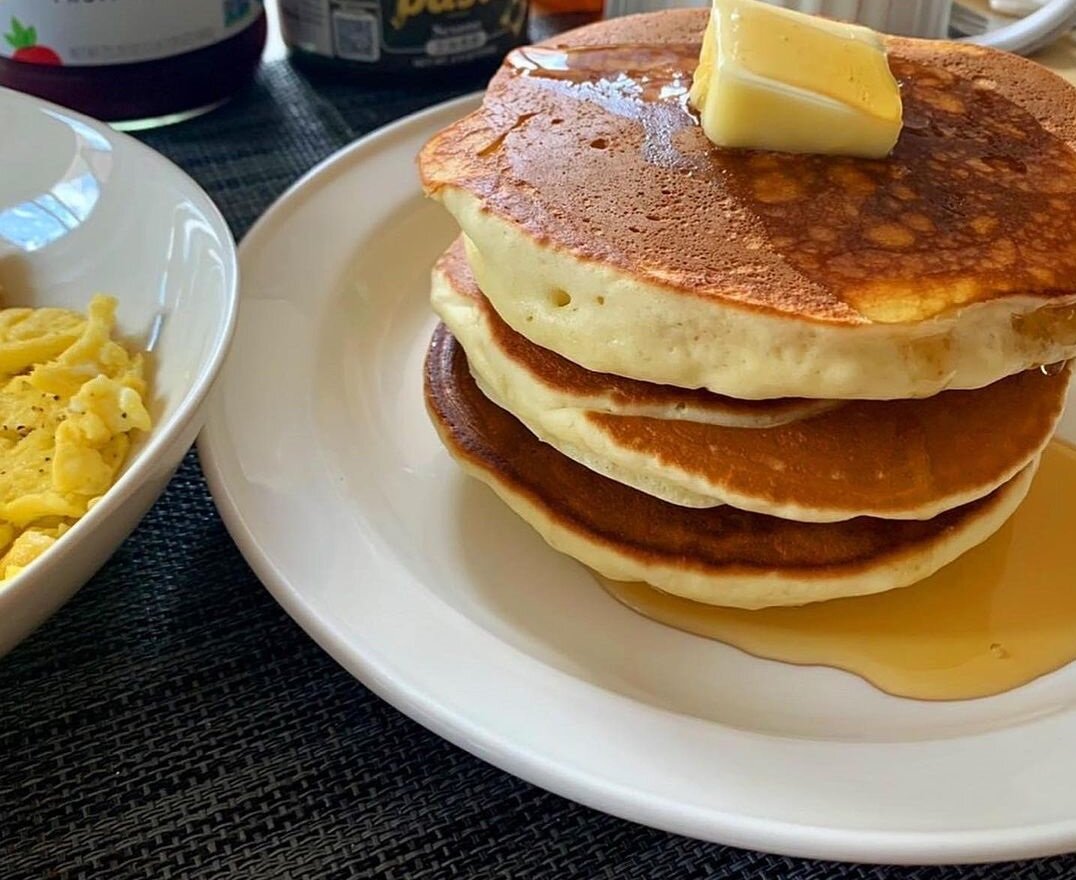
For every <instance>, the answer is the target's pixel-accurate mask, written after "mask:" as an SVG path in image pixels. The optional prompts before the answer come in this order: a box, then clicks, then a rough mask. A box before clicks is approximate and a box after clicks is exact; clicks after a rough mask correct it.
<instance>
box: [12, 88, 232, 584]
mask: <svg viewBox="0 0 1076 880" xmlns="http://www.w3.org/2000/svg"><path fill="white" fill-rule="evenodd" d="M10 102H16V103H23V104H28V105H32V106H33V107H35V108H36V109H37V110H38V111H39V112H45V113H48V114H50V115H53V116H59V117H61V118H68V119H73V120H75V121H77V122H79V123H81V124H83V125H86V126H89V127H90V128H92V129H93V130H94V131H96V132H98V133H99V134H100V135H101V136H102V137H104V138H105V139H107V140H108V141H109V143H111V144H119V145H122V147H123V149H125V150H131V151H133V152H135V153H136V154H138V155H140V156H142V157H143V158H144V159H146V160H147V161H148V162H149V163H150V164H151V165H152V166H156V167H157V168H159V169H160V171H161V172H162V173H164V174H171V175H174V176H175V178H176V179H177V181H178V182H179V183H180V184H181V185H183V186H185V187H187V188H188V189H189V195H190V198H191V201H192V202H193V203H194V204H195V206H196V207H197V208H198V209H199V210H200V211H201V212H202V213H203V214H204V216H205V218H206V221H207V222H208V223H209V224H210V227H211V228H212V229H213V231H214V232H215V233H216V234H217V237H218V238H219V239H220V241H221V243H222V245H223V248H222V253H221V257H222V268H223V270H224V279H223V280H224V284H223V296H224V314H223V315H222V316H220V318H221V319H220V320H218V321H217V322H216V327H217V332H216V334H215V338H214V339H213V342H212V347H211V349H210V351H209V354H208V356H207V357H205V358H204V359H203V360H202V361H201V362H200V364H199V366H198V368H197V371H196V374H195V375H194V376H193V378H192V379H191V380H190V382H189V383H188V385H187V388H186V390H185V391H184V392H183V395H182V397H181V399H180V400H179V402H178V404H177V405H176V407H175V410H174V411H173V412H172V413H171V415H169V416H168V417H167V418H165V419H164V420H163V421H162V422H160V423H159V424H155V425H154V426H153V427H152V428H150V430H149V432H148V433H147V435H146V439H145V442H144V443H142V444H141V445H140V446H139V447H138V448H137V449H136V450H133V451H132V453H131V454H130V456H129V458H128V460H127V461H126V462H125V467H124V470H123V471H122V473H121V474H120V477H119V479H117V480H116V482H115V483H113V484H112V485H111V486H110V487H109V488H108V491H106V492H105V493H104V495H102V496H101V498H100V500H99V501H98V502H97V503H96V504H94V505H93V507H91V508H90V509H89V510H88V511H87V512H86V513H85V514H84V515H83V516H82V517H81V518H80V519H79V520H78V521H76V522H75V524H74V525H72V526H71V528H70V529H68V531H67V532H65V533H64V534H63V535H62V536H61V537H60V538H59V539H57V541H56V544H55V545H53V546H52V547H50V548H49V549H48V550H46V551H45V552H44V553H42V554H41V555H40V556H39V557H37V558H36V559H34V560H33V561H32V562H31V563H30V564H29V565H27V566H26V568H25V569H23V570H22V571H20V572H19V573H18V574H17V575H15V576H14V577H12V578H11V579H9V580H7V581H0V599H2V598H3V597H4V596H5V595H6V594H9V593H11V592H12V591H13V590H14V589H22V588H24V587H25V585H26V584H27V583H28V581H30V580H35V581H38V580H45V579H47V578H48V577H49V575H50V574H52V573H53V572H54V571H56V569H57V568H58V567H59V566H61V565H62V564H63V562H64V558H65V555H66V554H65V552H64V551H65V550H70V549H71V548H72V547H73V546H74V545H75V544H76V543H79V542H81V541H82V540H84V539H85V538H86V537H87V536H88V535H90V534H92V533H93V531H94V530H95V529H96V527H97V526H98V524H99V523H101V522H103V521H104V520H106V519H107V518H109V517H110V516H112V515H113V514H115V513H116V511H117V510H118V509H119V508H120V507H121V506H122V505H123V504H124V502H125V501H126V500H127V499H128V498H129V497H130V496H131V495H132V494H133V493H134V490H135V489H136V488H137V487H138V486H139V485H141V484H142V483H144V482H146V480H148V479H149V476H150V472H151V470H152V469H153V466H154V464H153V463H154V462H155V461H156V460H157V459H158V458H159V457H160V456H161V455H162V454H163V453H164V452H165V450H166V449H167V448H168V447H169V446H171V445H172V444H174V443H175V442H176V441H177V440H178V439H179V438H180V437H182V436H183V434H184V432H185V431H186V429H187V428H188V427H189V426H190V424H191V422H192V421H193V420H194V419H195V418H196V417H197V415H198V412H199V411H200V410H201V408H202V404H203V403H204V402H205V399H206V397H207V396H208V394H209V392H210V390H211V389H212V387H213V384H214V382H215V381H216V379H217V377H218V376H219V375H220V371H221V368H222V367H223V365H224V361H225V359H226V358H227V355H228V352H229V350H230V349H231V345H232V341H233V340H234V338H235V328H236V324H237V323H238V318H239V292H240V284H239V256H238V249H237V247H236V241H235V235H234V233H233V232H232V229H231V226H230V225H229V224H228V221H227V220H226V219H225V217H224V215H223V214H222V213H221V211H220V208H219V207H218V206H217V204H216V202H215V201H214V200H213V199H212V198H211V197H210V195H209V193H207V192H206V191H205V189H203V187H202V186H201V184H199V183H198V182H197V181H196V180H195V179H194V178H193V177H191V176H190V175H189V174H188V173H187V172H186V171H184V170H183V169H182V168H180V167H179V165H177V164H176V163H175V162H173V161H172V160H171V159H169V158H167V157H166V156H164V155H163V154H162V153H159V152H158V151H157V150H154V149H153V148H152V147H150V146H147V145H146V144H144V143H142V142H141V141H139V140H137V139H136V138H133V137H131V136H130V135H128V134H125V133H123V132H121V131H117V130H116V129H114V128H112V127H111V126H110V125H109V124H108V123H106V122H102V121H100V120H98V119H94V118H93V117H90V116H86V115H85V114H83V113H78V112H77V111H74V110H71V109H69V108H67V107H63V106H62V105H59V104H54V103H52V102H49V101H44V100H42V99H40V98H36V97H33V96H32V95H27V94H24V93H22V92H17V91H15V90H13V89H8V88H3V87H0V104H3V103H10ZM192 448H193V447H192ZM186 452H187V450H183V455H185V454H186ZM181 460H182V456H181V457H180V458H179V460H178V461H177V465H178V463H179V462H180V461H181ZM158 497H159V496H158ZM117 548H118V545H117ZM113 552H115V549H114V550H113V551H111V552H110V553H109V556H111V555H112V553H113ZM94 574H95V572H89V573H87V575H86V578H85V579H84V581H83V583H85V581H88V580H89V579H90V578H91V577H92V576H93V575H94Z"/></svg>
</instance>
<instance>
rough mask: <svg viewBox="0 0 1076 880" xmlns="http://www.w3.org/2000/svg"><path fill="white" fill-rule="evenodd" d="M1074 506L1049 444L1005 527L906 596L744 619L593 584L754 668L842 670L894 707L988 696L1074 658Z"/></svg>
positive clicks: (730, 611)
mask: <svg viewBox="0 0 1076 880" xmlns="http://www.w3.org/2000/svg"><path fill="white" fill-rule="evenodd" d="M1074 505H1076V448H1073V447H1071V446H1068V445H1066V444H1063V443H1060V442H1057V441H1055V442H1054V443H1052V444H1050V446H1049V447H1048V448H1047V449H1046V451H1045V452H1044V453H1043V457H1042V464H1041V466H1040V468H1039V472H1038V475H1037V476H1036V477H1035V481H1034V483H1033V484H1032V486H1031V491H1030V492H1029V494H1028V496H1027V499H1026V500H1025V501H1024V503H1023V504H1022V505H1021V506H1020V508H1019V509H1018V510H1017V512H1016V513H1015V514H1014V515H1013V516H1012V518H1011V519H1010V520H1009V521H1008V523H1006V524H1005V526H1003V527H1002V528H1001V530H1000V531H998V532H997V534H995V535H994V536H993V537H992V538H990V539H989V540H988V541H986V542H985V543H984V544H982V545H980V546H979V547H976V548H975V549H974V550H972V551H970V552H969V553H967V554H965V555H964V556H962V557H960V558H959V559H957V560H956V561H955V562H953V563H951V564H950V565H947V566H946V567H945V568H943V569H942V570H941V571H939V572H937V573H936V574H934V575H932V576H931V577H929V578H927V579H926V580H923V581H920V582H919V583H918V584H915V585H914V586H911V587H905V588H903V589H898V590H890V591H888V592H885V593H879V594H877V595H874V596H863V597H858V598H853V599H835V600H833V601H830V602H818V603H815V604H811V605H804V606H801V607H798V608H765V609H762V610H760V611H745V610H742V609H737V608H721V607H718V606H712V605H704V604H701V603H698V602H692V601H690V600H687V599H680V598H677V597H675V596H670V595H668V594H665V593H662V592H660V591H658V590H655V589H653V588H652V587H649V586H647V585H646V584H641V583H621V582H616V581H610V580H607V579H605V578H602V579H601V582H602V585H603V586H604V587H605V588H606V589H607V590H608V591H609V593H610V594H612V595H613V596H614V597H615V598H616V599H618V600H619V601H621V602H623V603H624V604H625V605H627V606H628V607H630V608H632V609H634V610H635V611H638V612H639V613H640V614H644V615H646V616H647V617H651V618H653V619H654V620H657V621H660V622H661V623H665V624H667V625H669V626H673V627H676V628H678V629H682V630H685V631H687V632H690V633H695V634H696V635H701V636H705V637H707V638H712V639H717V640H718V641H721V642H725V643H726V644H729V645H732V646H734V647H737V648H740V649H741V650H744V651H747V652H748V653H750V654H754V655H756V656H759V657H764V658H768V659H772V660H780V661H783V662H786V663H795V664H800V665H819V666H832V667H835V668H838V669H843V670H846V671H848V672H851V673H854V674H856V675H859V676H861V677H862V678H865V679H866V680H867V681H869V682H871V683H872V684H874V685H875V686H876V687H878V688H880V689H881V690H883V691H887V692H888V693H891V694H894V695H897V696H901V697H912V698H915V699H920V700H961V699H972V698H975V697H986V696H991V695H993V694H999V693H1002V692H1004V691H1008V690H1012V689H1013V688H1016V687H1019V686H1020V685H1022V684H1026V683H1027V682H1029V681H1032V680H1033V679H1035V678H1038V677H1039V676H1041V675H1044V674H1046V673H1048V672H1052V671H1054V670H1056V669H1059V668H1060V667H1062V666H1064V665H1065V664H1067V663H1069V662H1070V661H1072V660H1074V659H1076V532H1074V531H1073V525H1072V523H1073V520H1072V517H1071V512H1072V511H1073V509H1074Z"/></svg>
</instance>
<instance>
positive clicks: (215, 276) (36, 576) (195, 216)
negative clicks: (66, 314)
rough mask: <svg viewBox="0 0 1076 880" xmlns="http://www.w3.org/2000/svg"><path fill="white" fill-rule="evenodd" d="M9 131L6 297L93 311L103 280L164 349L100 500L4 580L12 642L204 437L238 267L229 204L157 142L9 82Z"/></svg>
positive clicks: (147, 340) (4, 631)
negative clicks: (118, 469)
mask: <svg viewBox="0 0 1076 880" xmlns="http://www.w3.org/2000/svg"><path fill="white" fill-rule="evenodd" d="M0 132H3V137H2V138H0V168H2V169H3V173H2V174H0V288H2V293H0V304H2V305H3V306H15V305H20V306H22V305H29V306H45V305H49V306H61V307H66V308H72V309H79V310H84V309H85V308H86V304H87V303H88V302H89V299H90V297H91V296H92V295H93V294H94V293H98V292H102V293H109V294H112V295H114V296H115V297H117V299H118V300H119V310H118V325H119V331H120V333H122V334H123V335H124V336H125V337H126V338H127V339H128V340H129V341H130V342H131V343H132V344H133V345H135V346H138V347H141V348H146V349H149V350H150V351H151V352H152V361H151V372H150V375H151V377H152V402H151V407H150V411H151V413H152V415H153V419H154V427H153V430H152V431H151V432H150V433H149V434H148V435H147V436H145V437H144V438H141V439H140V440H139V441H138V442H137V444H136V446H135V448H134V449H133V451H132V454H131V456H130V458H129V460H128V462H127V465H126V466H125V468H124V472H123V474H122V475H121V477H120V479H119V480H118V482H117V483H116V485H115V486H113V487H112V489H111V490H110V491H109V492H108V493H107V494H106V495H105V497H104V498H103V499H102V500H101V501H100V502H99V503H98V504H97V505H96V506H95V507H94V508H93V510H91V511H90V512H89V513H88V514H87V515H86V516H85V517H83V519H82V520H80V521H79V522H78V523H77V524H76V525H75V526H74V528H72V529H71V531H69V532H68V533H67V534H66V535H64V537H63V538H61V539H60V540H59V541H58V542H57V544H56V545H55V546H54V547H53V548H52V549H50V550H49V552H48V553H46V554H44V555H43V556H42V557H41V558H40V559H38V560H37V561H36V562H35V563H34V564H33V565H31V566H30V567H29V568H28V569H27V570H26V571H25V572H24V573H23V574H21V575H20V576H19V577H17V578H15V579H14V580H12V581H11V582H9V583H7V584H3V585H0V654H2V653H4V652H6V651H8V650H10V649H11V648H12V647H14V645H15V644H16V643H17V642H18V641H19V640H20V639H22V638H23V637H24V636H26V635H27V634H28V633H29V632H30V631H31V630H33V629H34V628H35V627H37V626H38V625H39V624H40V623H42V622H43V621H44V620H45V619H46V618H47V617H48V616H49V615H50V614H51V613H52V612H53V611H55V610H56V609H57V608H59V607H60V605H61V604H63V603H64V602H65V601H66V600H67V599H68V598H70V597H71V596H72V595H73V594H74V593H75V591H76V590H77V589H78V588H79V587H80V586H81V585H82V584H83V583H84V582H85V581H86V580H88V579H89V577H90V576H91V575H92V574H93V573H94V572H95V571H96V570H97V569H98V568H99V567H100V566H101V564H102V563H104V561H105V560H106V559H107V558H108V557H109V556H110V555H111V554H112V553H113V551H115V549H116V547H117V546H119V544H120V542H121V541H122V540H123V539H124V538H125V537H126V536H127V534H128V533H129V532H130V531H131V529H133V528H134V526H135V525H136V524H137V523H138V521H139V520H140V519H141V518H142V516H143V514H144V513H145V512H146V511H147V510H148V509H149V507H150V505H151V504H152V503H153V502H154V500H155V499H156V498H157V496H158V495H159V494H160V493H161V490H162V489H163V488H164V486H165V484H166V483H167V482H168V479H169V477H170V476H171V474H172V472H173V471H174V470H175V468H176V466H177V465H178V464H179V462H180V460H181V459H182V457H183V455H184V453H185V452H186V451H187V450H188V449H189V448H190V446H191V444H192V443H193V442H194V437H195V435H196V434H197V432H198V430H199V428H200V427H201V424H202V420H203V418H204V413H203V409H202V403H203V400H204V398H205V395H206V393H207V392H208V390H209V387H210V385H211V384H212V382H213V380H214V378H215V377H216V374H217V371H218V370H219V368H220V364H221V362H222V361H223V358H224V355H225V353H226V351H227V348H228V344H229V342H230V340H231V336H232V331H233V329H234V323H235V313H236V298H237V286H238V278H237V266H236V257H235V247H234V243H233V241H232V237H231V233H230V232H229V230H228V227H227V224H225V222H224V219H223V218H222V217H221V216H220V213H219V212H218V211H217V209H216V207H215V206H214V205H213V203H212V202H211V201H210V199H209V197H208V196H207V195H206V194H205V193H204V192H203V191H202V190H201V189H200V188H199V187H198V185H197V184H195V183H194V181H192V180H191V179H190V178H189V177H187V176H186V175H185V174H184V173H183V172H182V171H180V170H179V169H178V168H176V167H175V166H174V165H172V164H171V163H170V162H168V161H167V160H166V159H164V158H163V157H162V156H160V155H158V154H157V153H155V152H153V151H152V150H150V149H149V148H147V147H145V146H143V145H142V144H140V143H138V142H137V141H135V140H133V139H131V138H129V137H127V136H125V135H121V134H117V133H116V132H114V131H112V130H111V129H110V128H109V127H108V126H106V125H103V124H101V123H98V122H95V121H93V120H91V119H88V118H86V117H83V116H80V115H78V114H75V113H72V112H70V111H68V110H64V109H62V108H60V107H55V106H53V105H51V104H46V103H44V102H42V101H38V100H37V99H35V98H30V97H27V96H25V95H21V94H18V93H16V92H11V91H8V90H6V89H0ZM144 576H145V577H146V578H152V577H153V572H152V571H147V572H145V573H144Z"/></svg>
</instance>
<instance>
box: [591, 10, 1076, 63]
mask: <svg viewBox="0 0 1076 880" xmlns="http://www.w3.org/2000/svg"><path fill="white" fill-rule="evenodd" d="M764 2H766V3H771V4H772V5H774V6H783V7H785V8H786V9H798V10H799V11H801V12H808V13H811V14H812V15H825V16H828V17H829V18H836V19H841V20H842V21H854V22H857V23H859V24H863V25H866V26H867V27H870V28H874V29H875V30H878V31H882V32H883V33H887V34H901V35H903V36H908V37H932V38H944V37H946V36H947V35H948V33H949V15H950V12H951V10H952V6H953V0H764ZM709 5H710V0H605V16H606V18H615V17H617V16H619V15H630V14H632V13H635V12H654V11H656V10H658V9H667V8H669V7H678V6H709ZM1074 24H1076V0H1048V2H1046V3H1045V4H1044V5H1043V6H1042V8H1041V9H1037V10H1036V11H1034V12H1032V13H1031V14H1030V15H1028V16H1026V17H1025V18H1022V19H1020V20H1018V21H1014V22H1012V23H1011V24H1008V25H1005V26H1004V27H1000V28H996V29H994V30H988V31H986V32H984V33H982V34H977V35H975V36H971V37H966V38H965V39H966V40H967V41H968V42H970V43H977V44H979V45H982V46H992V47H994V48H995V49H1005V50H1006V51H1009V52H1020V53H1023V54H1025V55H1026V54H1027V53H1029V52H1032V51H1034V50H1035V49H1038V48H1040V47H1042V46H1045V45H1047V44H1049V43H1052V42H1053V41H1054V40H1056V39H1058V38H1059V37H1060V36H1062V35H1063V34H1064V33H1066V32H1067V31H1068V30H1070V29H1071V28H1072V27H1073V25H1074Z"/></svg>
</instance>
